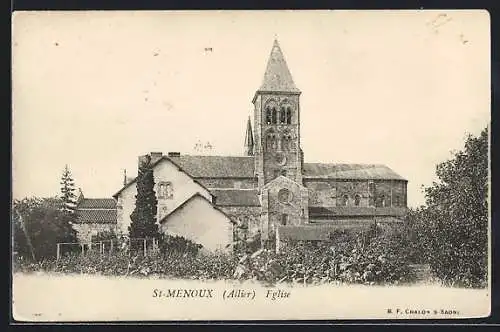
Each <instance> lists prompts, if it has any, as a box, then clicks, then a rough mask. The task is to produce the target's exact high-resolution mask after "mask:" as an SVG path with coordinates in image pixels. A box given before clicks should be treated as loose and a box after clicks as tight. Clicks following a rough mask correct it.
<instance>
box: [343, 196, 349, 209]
mask: <svg viewBox="0 0 500 332" xmlns="http://www.w3.org/2000/svg"><path fill="white" fill-rule="evenodd" d="M348 202H349V196H347V195H344V196H342V206H347V203H348Z"/></svg>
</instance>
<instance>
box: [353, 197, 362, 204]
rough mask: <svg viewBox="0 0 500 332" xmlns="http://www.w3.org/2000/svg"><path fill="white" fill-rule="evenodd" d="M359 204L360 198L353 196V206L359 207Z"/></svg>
mask: <svg viewBox="0 0 500 332" xmlns="http://www.w3.org/2000/svg"><path fill="white" fill-rule="evenodd" d="M359 203H361V196H359V195H356V196H354V205H356V206H359Z"/></svg>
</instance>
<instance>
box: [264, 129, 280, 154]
mask: <svg viewBox="0 0 500 332" xmlns="http://www.w3.org/2000/svg"><path fill="white" fill-rule="evenodd" d="M277 144H278V141H277V139H276V134H275V133H274V132H273V131H271V132H269V133H267V135H266V150H267V151H271V150H276V148H277Z"/></svg>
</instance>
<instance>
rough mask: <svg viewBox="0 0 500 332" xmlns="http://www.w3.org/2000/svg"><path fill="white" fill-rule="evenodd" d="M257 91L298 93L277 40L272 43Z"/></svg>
mask: <svg viewBox="0 0 500 332" xmlns="http://www.w3.org/2000/svg"><path fill="white" fill-rule="evenodd" d="M259 91H280V92H300V91H299V89H297V87H296V86H295V83H294V82H293V79H292V74H291V73H290V70H289V69H288V66H287V64H286V61H285V57H284V56H283V53H282V52H281V48H280V46H279V44H278V41H277V40H275V41H274V44H273V48H272V50H271V54H270V56H269V60H268V62H267V67H266V72H265V73H264V79H263V81H262V85H261V86H260V88H259Z"/></svg>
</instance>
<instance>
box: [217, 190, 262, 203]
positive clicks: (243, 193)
mask: <svg viewBox="0 0 500 332" xmlns="http://www.w3.org/2000/svg"><path fill="white" fill-rule="evenodd" d="M210 192H211V193H212V194H213V195H214V196H215V205H217V206H260V200H259V192H258V190H256V189H210Z"/></svg>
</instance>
